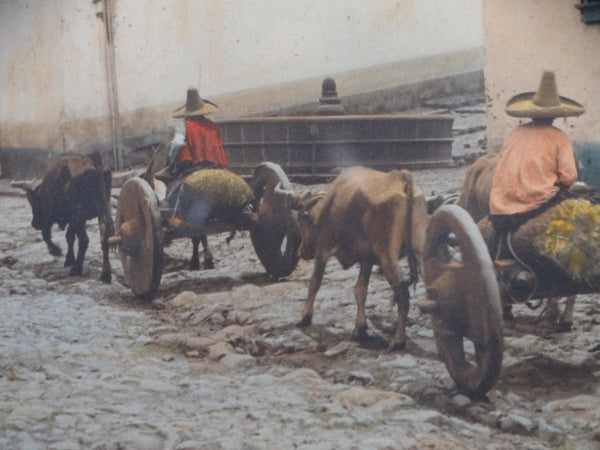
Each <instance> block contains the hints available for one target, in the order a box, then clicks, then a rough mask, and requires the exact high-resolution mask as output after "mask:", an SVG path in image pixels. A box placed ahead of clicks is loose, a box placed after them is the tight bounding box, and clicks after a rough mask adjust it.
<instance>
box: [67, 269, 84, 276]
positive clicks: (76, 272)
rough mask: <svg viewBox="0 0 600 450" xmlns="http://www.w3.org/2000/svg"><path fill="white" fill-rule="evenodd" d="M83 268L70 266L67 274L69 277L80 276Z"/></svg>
mask: <svg viewBox="0 0 600 450" xmlns="http://www.w3.org/2000/svg"><path fill="white" fill-rule="evenodd" d="M82 272H83V270H82V269H78V268H77V267H72V268H71V270H70V271H69V276H71V277H80V276H81V275H82Z"/></svg>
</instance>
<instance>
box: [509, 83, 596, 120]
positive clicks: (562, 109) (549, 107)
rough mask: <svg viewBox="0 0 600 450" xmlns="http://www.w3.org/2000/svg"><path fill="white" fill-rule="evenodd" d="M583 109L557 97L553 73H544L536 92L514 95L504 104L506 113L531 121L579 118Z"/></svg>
mask: <svg viewBox="0 0 600 450" xmlns="http://www.w3.org/2000/svg"><path fill="white" fill-rule="evenodd" d="M584 112H585V109H584V107H583V106H582V105H581V104H579V103H577V102H576V101H574V100H571V99H570V98H567V97H561V96H559V95H558V89H557V88H556V80H555V79H554V72H550V71H545V72H544V73H543V74H542V80H541V81H540V86H539V88H538V90H537V92H525V93H523V94H518V95H515V96H514V97H513V98H511V99H510V100H509V101H508V103H507V104H506V113H507V114H508V115H509V116H513V117H530V118H532V119H544V118H546V119H554V118H556V117H569V116H579V115H581V114H583V113H584Z"/></svg>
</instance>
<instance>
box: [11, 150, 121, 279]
mask: <svg viewBox="0 0 600 450" xmlns="http://www.w3.org/2000/svg"><path fill="white" fill-rule="evenodd" d="M111 183H112V176H111V172H110V169H108V168H107V167H105V166H104V165H103V164H102V159H101V156H100V154H97V153H96V154H93V155H89V156H68V157H65V158H62V159H60V160H59V161H57V162H56V163H55V164H54V165H53V166H52V167H51V168H50V170H49V171H48V173H47V174H46V175H45V176H44V178H43V180H42V181H41V183H40V184H38V185H37V186H36V187H33V186H32V185H30V184H28V183H15V185H16V186H19V187H21V188H23V189H24V190H25V191H26V193H27V199H28V200H29V203H30V205H31V211H32V213H33V220H32V221H31V225H32V226H33V227H34V228H35V229H36V230H41V232H42V237H43V239H44V242H45V243H46V246H47V247H48V251H49V252H50V254H52V255H55V256H60V255H61V254H62V252H61V249H60V247H58V246H57V245H56V244H55V243H54V242H52V234H51V230H52V225H54V224H55V223H56V224H58V225H59V226H60V228H61V229H63V230H64V229H65V227H67V226H68V228H67V232H66V240H67V246H68V249H67V255H66V258H65V267H69V266H70V267H71V271H70V275H74V276H79V275H81V274H82V269H83V258H84V257H85V252H86V250H87V248H88V243H89V238H88V235H87V232H86V221H88V220H90V219H93V218H95V217H97V218H98V223H99V226H100V236H101V246H102V256H103V262H102V272H101V274H100V280H101V281H104V282H106V283H110V281H111V273H110V262H109V258H108V253H109V252H108V250H109V248H108V238H109V237H110V236H111V235H113V234H114V224H113V221H112V217H111V214H110V190H111ZM75 237H77V239H78V249H77V258H75V254H74V251H73V247H74V243H75Z"/></svg>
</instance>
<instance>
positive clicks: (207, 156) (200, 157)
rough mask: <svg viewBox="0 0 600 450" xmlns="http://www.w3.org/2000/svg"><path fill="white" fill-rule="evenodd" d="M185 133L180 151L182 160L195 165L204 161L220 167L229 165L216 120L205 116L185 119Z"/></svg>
mask: <svg viewBox="0 0 600 450" xmlns="http://www.w3.org/2000/svg"><path fill="white" fill-rule="evenodd" d="M185 135H186V139H185V145H184V146H183V148H182V149H181V152H180V153H179V159H180V160H181V161H191V162H192V165H194V166H195V165H198V164H200V163H201V162H203V161H210V162H212V163H214V164H215V165H217V166H220V167H227V166H228V165H229V159H228V158H227V153H225V149H224V148H223V140H222V139H221V131H220V130H219V127H218V126H217V125H216V124H215V123H214V122H211V121H210V120H208V119H207V118H205V117H190V118H188V119H186V121H185Z"/></svg>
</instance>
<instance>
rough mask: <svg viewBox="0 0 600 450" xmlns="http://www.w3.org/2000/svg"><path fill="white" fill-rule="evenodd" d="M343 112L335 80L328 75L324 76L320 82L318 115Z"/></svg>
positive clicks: (331, 114)
mask: <svg viewBox="0 0 600 450" xmlns="http://www.w3.org/2000/svg"><path fill="white" fill-rule="evenodd" d="M344 113H345V109H344V107H343V106H342V103H341V101H340V99H339V98H338V94H337V91H336V86H335V80H334V79H333V78H329V77H327V78H325V79H324V80H323V84H322V91H321V98H320V99H319V115H321V116H333V115H340V114H344Z"/></svg>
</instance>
